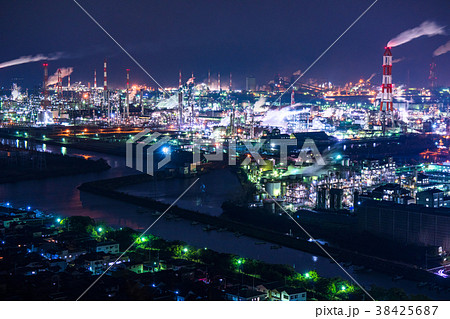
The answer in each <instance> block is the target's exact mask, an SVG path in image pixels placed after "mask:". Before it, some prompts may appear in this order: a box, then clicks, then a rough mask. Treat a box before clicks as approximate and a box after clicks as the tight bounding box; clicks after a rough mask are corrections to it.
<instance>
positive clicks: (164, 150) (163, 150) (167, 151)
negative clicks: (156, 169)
mask: <svg viewBox="0 0 450 319" xmlns="http://www.w3.org/2000/svg"><path fill="white" fill-rule="evenodd" d="M162 152H163V153H164V154H169V152H170V148H169V147H167V146H166V147H163V148H162Z"/></svg>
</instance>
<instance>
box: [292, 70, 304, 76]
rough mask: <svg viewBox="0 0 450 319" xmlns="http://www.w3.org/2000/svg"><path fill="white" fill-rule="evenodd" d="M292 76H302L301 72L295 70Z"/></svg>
mask: <svg viewBox="0 0 450 319" xmlns="http://www.w3.org/2000/svg"><path fill="white" fill-rule="evenodd" d="M292 75H296V76H300V75H302V71H301V70H297V71H295V72H294V73H292Z"/></svg>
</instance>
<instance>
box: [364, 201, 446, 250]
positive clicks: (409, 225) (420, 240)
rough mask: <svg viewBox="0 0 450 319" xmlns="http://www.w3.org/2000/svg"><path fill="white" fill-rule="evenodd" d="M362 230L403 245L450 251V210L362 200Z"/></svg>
mask: <svg viewBox="0 0 450 319" xmlns="http://www.w3.org/2000/svg"><path fill="white" fill-rule="evenodd" d="M356 212H357V215H358V224H359V230H360V231H362V232H370V233H372V234H375V235H378V236H381V237H384V238H387V239H391V240H394V241H397V242H400V243H403V244H415V245H421V246H435V247H442V249H443V250H445V251H449V250H450V233H449V232H448V230H449V229H450V209H449V208H427V207H423V206H420V205H402V204H395V203H393V202H387V201H377V200H372V199H365V200H363V199H361V201H360V204H359V205H357V210H356Z"/></svg>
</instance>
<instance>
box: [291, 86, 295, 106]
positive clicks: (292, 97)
mask: <svg viewBox="0 0 450 319" xmlns="http://www.w3.org/2000/svg"><path fill="white" fill-rule="evenodd" d="M294 104H295V92H294V89H292V93H291V105H294Z"/></svg>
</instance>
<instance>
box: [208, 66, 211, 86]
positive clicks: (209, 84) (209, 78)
mask: <svg viewBox="0 0 450 319" xmlns="http://www.w3.org/2000/svg"><path fill="white" fill-rule="evenodd" d="M208 89H211V70H209V69H208Z"/></svg>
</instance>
